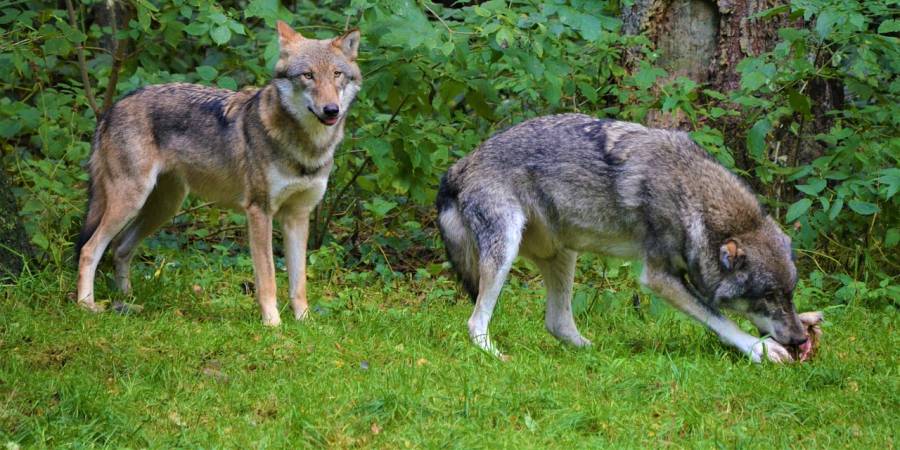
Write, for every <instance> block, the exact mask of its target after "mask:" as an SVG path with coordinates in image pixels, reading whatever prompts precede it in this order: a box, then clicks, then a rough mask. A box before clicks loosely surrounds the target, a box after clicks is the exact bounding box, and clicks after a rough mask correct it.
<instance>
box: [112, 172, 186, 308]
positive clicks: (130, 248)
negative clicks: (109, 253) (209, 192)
mask: <svg viewBox="0 0 900 450" xmlns="http://www.w3.org/2000/svg"><path fill="white" fill-rule="evenodd" d="M187 191H188V189H187V185H186V184H185V183H184V181H183V180H182V179H181V178H180V177H178V176H177V175H175V174H174V173H166V174H162V175H160V176H159V178H158V179H157V181H156V186H155V187H154V188H153V191H152V192H151V193H150V195H149V197H147V201H146V202H144V206H143V207H141V209H140V212H138V214H137V216H136V217H135V218H134V220H133V221H131V223H130V224H128V226H127V227H125V229H124V230H122V232H121V233H119V236H118V237H116V240H115V241H114V242H113V248H114V249H115V250H114V251H113V262H114V265H115V268H116V285H117V286H118V287H119V290H120V291H122V293H124V294H130V293H131V279H130V272H131V259H132V258H133V257H134V253H135V250H136V249H137V246H138V245H140V243H141V241H142V240H144V239H145V238H146V237H147V236H150V235H151V234H153V232H154V231H156V229H157V228H159V227H160V226H161V225H162V224H164V223H166V222H167V221H168V220H170V219H171V218H172V216H174V215H175V213H176V212H177V211H178V208H179V207H181V204H182V202H184V198H185V197H186V196H187Z"/></svg>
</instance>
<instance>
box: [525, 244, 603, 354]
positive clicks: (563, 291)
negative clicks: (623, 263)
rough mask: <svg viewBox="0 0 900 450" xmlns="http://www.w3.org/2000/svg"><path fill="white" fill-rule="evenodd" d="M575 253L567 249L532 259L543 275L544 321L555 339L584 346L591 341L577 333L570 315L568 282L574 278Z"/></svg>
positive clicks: (569, 284)
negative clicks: (544, 292)
mask: <svg viewBox="0 0 900 450" xmlns="http://www.w3.org/2000/svg"><path fill="white" fill-rule="evenodd" d="M577 258H578V254H577V253H576V252H573V251H571V250H561V251H560V252H558V253H557V254H556V255H554V256H552V257H550V258H534V259H533V261H534V263H535V265H537V266H538V268H539V269H540V271H541V274H542V275H543V276H544V284H545V285H546V288H547V310H546V314H545V316H544V324H545V326H546V327H547V331H549V332H550V334H552V335H553V336H554V337H556V339H558V340H560V341H562V342H565V343H568V344H571V345H574V346H576V347H586V346H589V345H591V341H589V340H587V339H585V337H584V336H582V335H581V333H579V332H578V327H576V325H575V318H574V317H573V316H572V284H573V283H574V281H575V260H576V259H577Z"/></svg>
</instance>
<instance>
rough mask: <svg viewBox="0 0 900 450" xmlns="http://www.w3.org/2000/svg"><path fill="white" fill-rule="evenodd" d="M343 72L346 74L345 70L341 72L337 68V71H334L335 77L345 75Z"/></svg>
mask: <svg viewBox="0 0 900 450" xmlns="http://www.w3.org/2000/svg"><path fill="white" fill-rule="evenodd" d="M343 74H344V72H341V71H340V70H335V71H334V77H335V78H340V77H341V75H343Z"/></svg>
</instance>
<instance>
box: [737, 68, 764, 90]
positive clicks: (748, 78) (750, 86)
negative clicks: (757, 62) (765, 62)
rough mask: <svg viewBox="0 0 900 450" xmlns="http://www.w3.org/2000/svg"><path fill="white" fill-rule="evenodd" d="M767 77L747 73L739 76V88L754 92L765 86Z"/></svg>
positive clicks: (757, 73)
mask: <svg viewBox="0 0 900 450" xmlns="http://www.w3.org/2000/svg"><path fill="white" fill-rule="evenodd" d="M767 79H768V77H766V75H765V74H764V73H762V72H756V71H754V72H748V73H745V74H743V75H742V76H741V88H742V89H745V90H748V91H755V90H757V89H759V88H760V87H762V85H764V84H766V80H767Z"/></svg>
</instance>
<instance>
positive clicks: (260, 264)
mask: <svg viewBox="0 0 900 450" xmlns="http://www.w3.org/2000/svg"><path fill="white" fill-rule="evenodd" d="M277 29H278V39H279V44H280V56H279V59H278V62H277V64H276V66H275V76H274V78H273V79H272V80H271V82H270V83H269V84H268V85H266V86H264V87H262V88H258V89H253V88H251V89H245V90H242V91H240V92H234V91H229V90H223V89H216V88H211V87H206V86H199V85H192V84H164V85H156V86H149V87H145V88H142V89H139V90H137V91H135V92H133V93H131V94H128V95H126V96H125V97H124V98H122V99H121V100H119V101H118V102H117V103H116V104H115V105H114V106H112V107H111V108H110V109H109V111H108V112H106V113H105V114H104V115H103V117H102V119H101V120H100V122H99V124H98V126H97V129H96V132H95V134H94V140H93V146H92V154H91V157H90V162H89V172H90V182H91V184H90V190H89V191H90V198H89V200H88V210H87V216H86V219H85V223H84V228H83V230H82V233H81V237H80V239H79V242H78V245H77V247H76V248H77V254H78V255H79V259H78V292H77V301H78V303H79V304H80V305H82V306H83V307H85V308H87V309H89V310H92V311H97V310H99V309H100V308H99V307H98V305H97V304H96V303H95V301H94V288H93V285H94V275H95V273H96V269H97V264H98V262H99V261H100V258H101V257H102V256H103V253H104V251H105V249H106V248H107V246H108V245H109V244H110V243H112V250H113V251H112V253H113V260H114V265H115V272H116V282H117V285H118V287H119V288H120V289H121V290H122V291H123V292H126V293H127V292H129V291H130V289H131V284H130V282H129V266H130V263H131V259H132V256H133V255H134V251H135V248H136V247H137V245H138V244H139V243H140V242H141V240H142V239H144V238H145V237H147V236H148V235H150V234H151V233H153V231H154V230H156V229H157V228H158V227H159V226H160V225H161V224H163V223H165V222H166V221H168V220H169V219H170V218H171V217H172V216H173V215H174V214H175V212H176V211H177V210H178V209H179V207H180V205H181V204H182V202H183V200H184V198H185V196H186V195H187V193H188V191H193V192H195V193H197V194H199V195H200V196H201V197H202V198H206V199H209V200H212V201H216V202H218V203H220V204H222V205H224V206H227V207H232V208H239V209H241V210H243V211H244V212H245V213H246V214H247V222H248V230H249V238H250V239H249V240H250V253H251V256H252V260H253V267H254V272H255V278H256V291H257V300H258V301H259V307H260V309H261V311H262V320H263V323H264V324H266V325H273V326H274V325H278V324H279V323H280V322H281V319H280V317H279V313H278V308H277V306H276V299H275V266H274V262H273V255H272V226H273V225H272V224H273V219H277V220H278V221H279V222H280V223H281V226H282V227H283V235H284V247H285V256H286V258H285V259H286V265H287V268H288V277H289V280H290V290H289V292H290V294H289V295H290V298H291V305H292V307H293V311H294V316H295V317H296V318H297V319H300V318H303V317H304V316H305V314H306V311H307V307H308V305H307V298H306V262H305V259H306V241H307V236H308V229H309V214H310V211H311V210H312V208H313V207H315V206H316V204H317V203H318V202H319V201H320V200H321V199H322V197H323V195H324V193H325V188H326V186H327V184H328V176H329V174H330V172H331V168H332V164H333V156H334V151H335V148H336V147H337V146H338V144H339V143H340V142H341V139H343V136H344V123H345V120H346V117H347V110H348V108H349V107H350V104H351V103H352V102H353V99H354V97H355V96H356V94H357V92H358V91H359V89H360V86H361V83H362V76H361V74H360V71H359V67H358V66H357V64H356V58H357V50H358V48H359V38H360V34H359V31H357V30H352V31H350V32H348V33H346V34H344V35H342V36H340V37H337V38H333V39H327V40H315V39H307V38H304V37H303V36H301V35H300V33H298V32H296V31H294V30H293V29H291V27H290V26H288V25H287V24H285V23H284V22H278V26H277Z"/></svg>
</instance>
